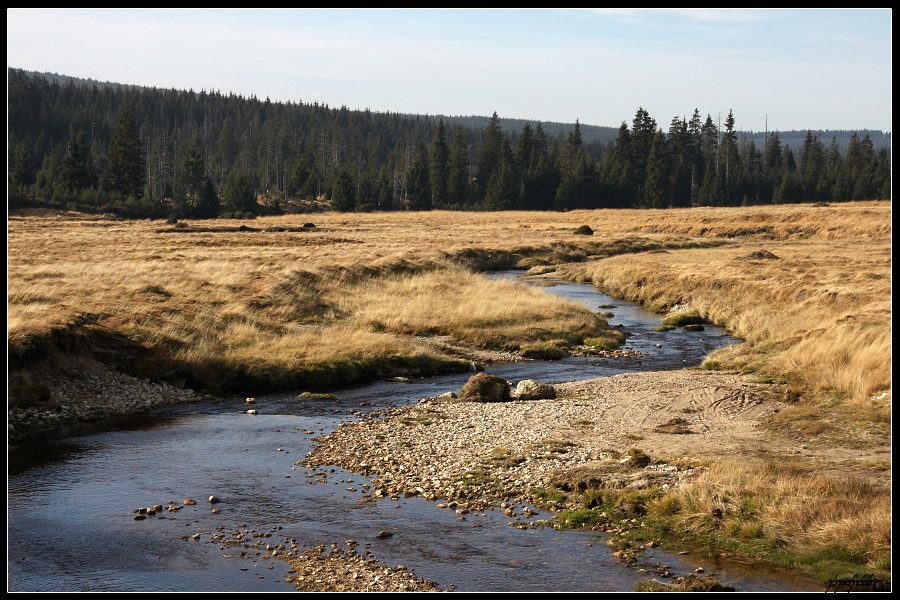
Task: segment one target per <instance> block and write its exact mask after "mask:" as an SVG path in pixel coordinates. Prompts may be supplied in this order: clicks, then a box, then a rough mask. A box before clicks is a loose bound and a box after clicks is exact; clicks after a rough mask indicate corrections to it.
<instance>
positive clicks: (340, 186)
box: [331, 168, 356, 212]
mask: <svg viewBox="0 0 900 600" xmlns="http://www.w3.org/2000/svg"><path fill="white" fill-rule="evenodd" d="M331 208H332V210H336V211H338V212H351V211H352V210H353V209H354V208H356V186H355V185H354V184H353V177H352V176H351V175H350V173H348V172H347V171H346V170H345V169H343V168H341V169H339V170H338V172H337V175H336V176H335V178H334V184H333V185H332V186H331Z"/></svg>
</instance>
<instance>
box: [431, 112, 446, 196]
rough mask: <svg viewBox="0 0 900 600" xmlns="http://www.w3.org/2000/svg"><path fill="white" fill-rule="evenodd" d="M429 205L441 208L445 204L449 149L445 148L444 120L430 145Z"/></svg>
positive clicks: (439, 124)
mask: <svg viewBox="0 0 900 600" xmlns="http://www.w3.org/2000/svg"><path fill="white" fill-rule="evenodd" d="M430 176H431V204H432V206H439V207H443V206H445V205H446V204H447V183H448V181H449V179H450V149H449V147H448V146H447V136H446V130H445V129H444V120H443V119H441V120H440V122H439V123H438V128H437V132H436V133H435V135H434V141H433V142H432V144H431V172H430Z"/></svg>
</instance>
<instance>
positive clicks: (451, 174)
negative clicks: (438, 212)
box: [447, 125, 469, 208]
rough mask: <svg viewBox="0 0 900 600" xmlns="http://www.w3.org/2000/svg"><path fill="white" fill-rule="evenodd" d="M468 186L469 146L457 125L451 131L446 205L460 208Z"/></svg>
mask: <svg viewBox="0 0 900 600" xmlns="http://www.w3.org/2000/svg"><path fill="white" fill-rule="evenodd" d="M468 186H469V146H468V144H467V143H466V138H465V134H463V129H462V127H460V126H459V125H457V126H456V128H455V129H454V131H453V143H452V146H451V149H450V166H449V169H448V172H447V203H448V204H450V205H451V206H454V207H457V208H461V207H462V206H463V205H464V204H465V203H466V195H467V194H466V192H467V190H468Z"/></svg>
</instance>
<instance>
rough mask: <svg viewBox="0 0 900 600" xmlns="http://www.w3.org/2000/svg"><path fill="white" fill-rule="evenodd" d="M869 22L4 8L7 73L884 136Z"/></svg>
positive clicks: (882, 71)
mask: <svg viewBox="0 0 900 600" xmlns="http://www.w3.org/2000/svg"><path fill="white" fill-rule="evenodd" d="M891 16H892V13H891V11H890V10H887V9H880V10H774V11H763V10H746V11H744V10H736V11H731V10H683V11H649V10H596V11H590V10H577V11H576V10H527V11H526V10H521V11H508V10H496V11H469V10H444V11H399V10H390V11H375V10H372V11H357V10H293V11H290V10H289V11H281V10H277V11H276V10H240V11H203V10H201V11H189V10H174V11H168V10H7V64H8V66H11V67H16V68H22V69H29V70H36V71H50V72H57V73H60V74H66V75H72V76H76V77H91V78H93V79H98V80H109V81H117V82H120V83H129V84H138V85H147V86H156V87H165V88H173V87H174V88H179V89H181V88H184V89H187V88H193V89H194V90H195V91H199V90H200V89H201V88H206V89H218V90H220V91H222V92H224V93H227V92H235V93H238V94H242V95H250V94H256V95H257V96H259V97H261V98H265V97H269V98H271V99H272V100H273V101H274V100H283V101H286V100H292V101H303V102H312V101H313V100H318V101H319V102H325V103H328V104H329V105H337V106H340V105H346V106H348V107H349V108H370V109H371V110H373V111H380V112H384V111H391V112H409V113H422V114H424V113H429V114H439V113H440V114H449V115H473V114H476V115H490V114H491V113H492V112H494V111H497V113H498V114H499V115H500V116H501V117H510V118H522V119H535V120H537V119H540V120H542V121H563V122H572V121H574V120H575V119H576V118H578V119H580V120H581V122H582V123H588V124H592V125H608V126H618V125H619V124H620V123H621V122H622V121H628V122H629V123H630V122H631V119H632V118H633V117H634V113H635V111H636V110H637V109H638V107H639V106H643V107H644V108H645V109H646V110H647V111H649V113H650V115H651V116H652V117H654V118H655V119H656V121H657V122H658V123H659V124H660V125H661V126H662V127H663V129H667V128H668V125H669V123H670V121H671V120H672V117H675V116H682V115H685V116H687V117H688V118H689V117H690V115H691V114H692V113H693V110H694V108H698V109H699V110H700V112H701V114H702V115H703V116H704V117H705V116H706V114H707V113H709V114H711V115H712V116H713V119H717V118H718V114H719V113H721V114H722V118H723V119H724V117H725V115H727V114H728V111H729V109H732V110H733V111H734V115H735V119H736V121H737V123H736V124H737V127H738V128H739V129H743V130H748V129H752V130H762V129H763V128H764V127H765V118H766V115H767V114H768V119H769V129H770V130H774V129H780V130H788V129H808V128H811V129H881V130H884V131H890V130H891V127H892V110H891V96H892V94H891V91H892V86H891V70H892V69H891V68H892V60H891V59H892V52H891Z"/></svg>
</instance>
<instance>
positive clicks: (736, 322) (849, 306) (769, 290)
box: [566, 227, 891, 406]
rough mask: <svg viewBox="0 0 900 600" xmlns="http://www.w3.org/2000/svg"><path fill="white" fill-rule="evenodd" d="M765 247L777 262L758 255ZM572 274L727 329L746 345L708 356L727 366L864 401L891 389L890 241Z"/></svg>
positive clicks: (742, 246)
mask: <svg viewBox="0 0 900 600" xmlns="http://www.w3.org/2000/svg"><path fill="white" fill-rule="evenodd" d="M873 229H874V230H880V228H879V227H873ZM759 250H765V251H767V252H769V253H770V254H771V255H774V256H776V257H777V258H763V259H757V258H755V256H758V255H756V254H754V253H755V252H758V251H759ZM566 271H567V272H568V274H569V276H570V277H573V278H582V279H584V278H588V279H591V280H593V281H594V283H595V284H596V285H599V286H601V287H603V288H604V289H606V290H608V291H610V292H611V293H612V294H613V295H618V296H622V297H625V298H628V299H629V300H633V301H637V302H641V303H643V304H644V305H646V306H649V307H652V308H654V309H657V310H664V309H666V308H670V307H674V306H679V307H681V308H684V307H687V308H689V309H693V310H696V311H698V312H699V313H700V314H701V315H702V316H704V317H706V318H707V319H709V320H710V321H712V322H714V323H717V324H721V325H724V326H726V327H728V328H729V330H730V331H732V332H733V333H734V334H735V335H737V336H738V337H741V338H743V339H744V340H746V343H745V344H741V345H739V346H734V347H731V348H727V349H724V350H720V351H719V352H717V353H715V354H714V355H713V356H712V357H711V360H712V361H718V362H720V363H721V364H722V365H724V366H730V367H738V368H743V369H745V370H746V371H747V372H754V371H758V372H761V373H765V374H770V375H785V376H788V377H789V378H790V379H791V380H792V381H795V382H799V383H802V384H803V385H804V386H805V387H806V390H807V391H813V390H836V391H839V392H843V393H845V394H847V395H849V397H851V398H852V399H853V400H854V401H856V402H858V403H867V402H868V401H869V399H870V398H871V397H873V396H877V395H880V394H881V393H882V392H885V391H888V390H890V387H891V368H890V367H891V244H890V240H889V239H886V238H884V237H880V236H878V237H874V236H873V237H867V236H863V237H859V238H855V239H853V240H820V239H810V240H796V241H778V242H772V241H752V242H747V241H741V242H740V243H735V244H729V245H727V246H722V247H719V248H707V249H702V250H699V249H684V250H679V251H678V252H671V253H664V254H651V253H643V254H638V255H630V256H616V257H611V258H607V259H604V260H601V261H598V262H597V263H592V264H590V265H584V266H576V267H569V268H567V269H566ZM888 402H889V399H888V400H884V399H882V401H881V405H882V406H888V405H889V404H888Z"/></svg>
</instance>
